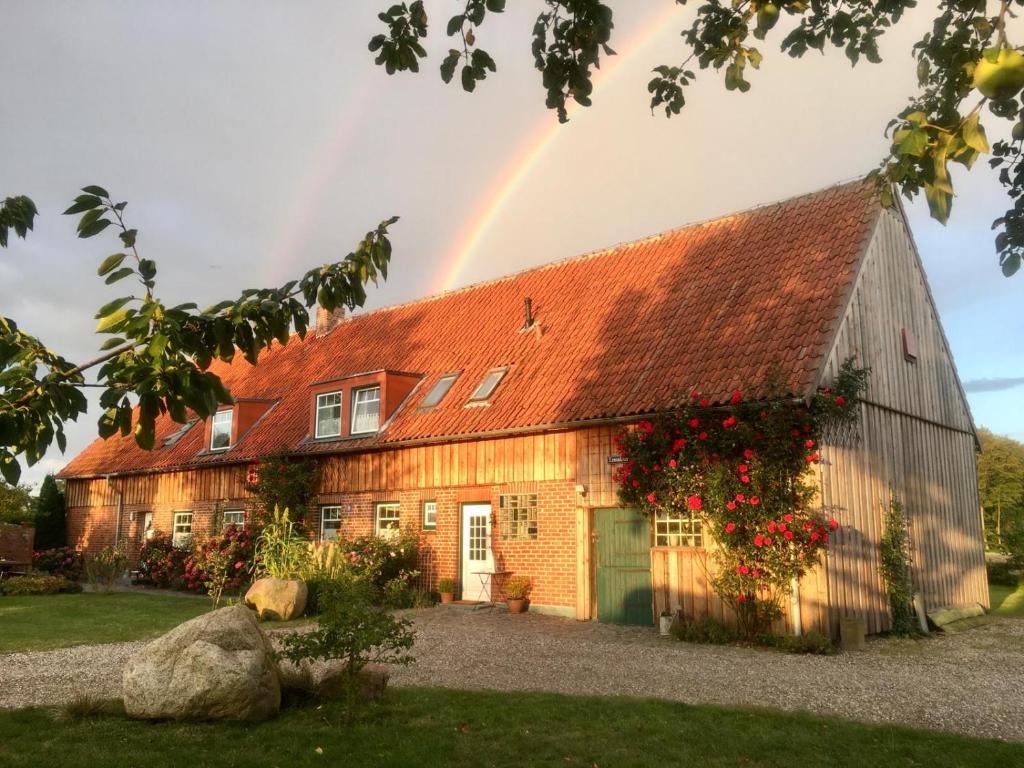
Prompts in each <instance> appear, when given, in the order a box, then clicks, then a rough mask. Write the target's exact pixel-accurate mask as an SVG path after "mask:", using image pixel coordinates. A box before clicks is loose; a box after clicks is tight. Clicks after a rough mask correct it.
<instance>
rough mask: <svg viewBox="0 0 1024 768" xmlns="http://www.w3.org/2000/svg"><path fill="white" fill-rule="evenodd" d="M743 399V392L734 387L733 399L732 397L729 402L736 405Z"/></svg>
mask: <svg viewBox="0 0 1024 768" xmlns="http://www.w3.org/2000/svg"><path fill="white" fill-rule="evenodd" d="M742 399H743V393H742V392H740V391H739V390H738V389H734V390H733V391H732V399H730V400H729V402H730V403H732V404H733V405H736V403H738V402H739V401H740V400H742Z"/></svg>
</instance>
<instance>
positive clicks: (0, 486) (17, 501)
mask: <svg viewBox="0 0 1024 768" xmlns="http://www.w3.org/2000/svg"><path fill="white" fill-rule="evenodd" d="M35 517H36V510H35V504H34V499H33V498H32V488H31V487H30V486H27V485H11V484H10V483H7V482H4V481H3V480H0V523H31V522H33V521H34V520H35Z"/></svg>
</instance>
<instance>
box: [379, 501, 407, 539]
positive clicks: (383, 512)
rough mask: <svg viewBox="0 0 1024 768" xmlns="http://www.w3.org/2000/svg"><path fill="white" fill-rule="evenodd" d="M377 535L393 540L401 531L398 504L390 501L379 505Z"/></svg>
mask: <svg viewBox="0 0 1024 768" xmlns="http://www.w3.org/2000/svg"><path fill="white" fill-rule="evenodd" d="M376 530H377V535H378V536H380V537H381V538H385V539H393V538H395V537H397V536H398V533H399V531H400V530H401V523H400V522H399V519H398V502H397V501H388V502H385V503H383V504H378V505H377V522H376Z"/></svg>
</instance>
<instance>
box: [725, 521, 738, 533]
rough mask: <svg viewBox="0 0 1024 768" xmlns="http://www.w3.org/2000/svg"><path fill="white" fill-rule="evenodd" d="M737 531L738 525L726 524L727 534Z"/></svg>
mask: <svg viewBox="0 0 1024 768" xmlns="http://www.w3.org/2000/svg"><path fill="white" fill-rule="evenodd" d="M735 530H736V523H732V522H730V523H726V524H725V532H726V533H732V532H733V531H735Z"/></svg>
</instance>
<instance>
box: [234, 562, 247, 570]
mask: <svg viewBox="0 0 1024 768" xmlns="http://www.w3.org/2000/svg"><path fill="white" fill-rule="evenodd" d="M243 565H245V561H244V560H236V561H235V570H236V571H237V570H239V569H240V568H241V567H242V566H243Z"/></svg>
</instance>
